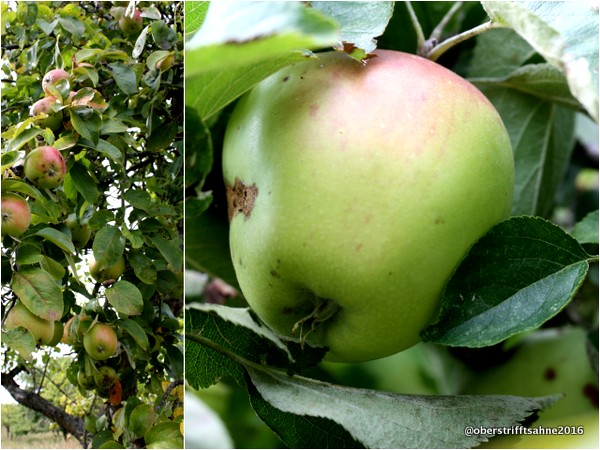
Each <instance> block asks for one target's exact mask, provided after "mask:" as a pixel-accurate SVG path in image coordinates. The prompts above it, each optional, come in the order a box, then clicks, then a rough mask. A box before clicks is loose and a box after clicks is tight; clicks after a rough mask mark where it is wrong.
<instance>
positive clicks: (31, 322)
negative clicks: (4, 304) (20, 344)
mask: <svg viewBox="0 0 600 450" xmlns="http://www.w3.org/2000/svg"><path fill="white" fill-rule="evenodd" d="M4 326H5V327H6V329H7V330H12V329H14V328H17V327H25V329H27V331H29V332H30V333H31V334H32V335H33V337H34V338H35V342H36V344H38V345H46V344H48V343H50V342H51V341H52V337H53V336H54V322H52V321H50V320H46V319H42V318H41V317H38V316H36V315H35V314H33V313H32V312H31V311H29V309H28V308H27V307H26V306H25V305H24V304H23V303H17V304H15V306H14V307H13V308H12V309H11V310H10V311H9V312H8V315H7V316H6V322H5V324H4Z"/></svg>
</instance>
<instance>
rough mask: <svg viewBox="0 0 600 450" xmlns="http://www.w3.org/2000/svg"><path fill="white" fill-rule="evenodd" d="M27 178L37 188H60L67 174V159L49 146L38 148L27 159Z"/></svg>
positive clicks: (25, 166) (25, 167)
mask: <svg viewBox="0 0 600 450" xmlns="http://www.w3.org/2000/svg"><path fill="white" fill-rule="evenodd" d="M24 169H25V176H26V177H27V178H28V179H29V180H30V181H31V182H32V183H33V184H35V185H36V186H38V187H41V188H48V189H53V188H55V187H57V186H60V185H61V184H62V182H63V180H64V178H65V175H66V173H67V166H66V164H65V159H64V158H63V156H62V155H61V154H60V152H59V151H58V150H57V149H55V148H54V147H51V146H49V145H44V146H42V147H37V148H36V149H34V150H32V151H31V152H30V153H29V155H27V158H25V165H24Z"/></svg>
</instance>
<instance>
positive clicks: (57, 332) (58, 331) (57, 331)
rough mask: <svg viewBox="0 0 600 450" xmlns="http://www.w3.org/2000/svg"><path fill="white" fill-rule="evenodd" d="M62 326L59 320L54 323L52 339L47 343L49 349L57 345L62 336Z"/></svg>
mask: <svg viewBox="0 0 600 450" xmlns="http://www.w3.org/2000/svg"><path fill="white" fill-rule="evenodd" d="M64 332H65V330H64V325H63V323H62V322H61V321H60V320H57V321H55V322H54V334H53V335H52V339H51V340H50V342H48V345H49V346H50V347H56V346H57V345H58V343H59V342H60V341H61V339H62V337H63V334H64Z"/></svg>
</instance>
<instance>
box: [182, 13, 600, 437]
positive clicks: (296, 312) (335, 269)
mask: <svg viewBox="0 0 600 450" xmlns="http://www.w3.org/2000/svg"><path fill="white" fill-rule="evenodd" d="M185 14H186V30H185V32H186V74H185V76H186V80H185V107H186V122H185V131H186V152H185V156H186V161H185V163H186V171H185V186H186V188H185V189H186V190H185V192H186V200H185V204H186V209H185V221H186V234H185V249H186V251H185V256H186V315H185V341H186V346H185V351H186V369H185V370H186V381H187V383H188V384H189V386H190V393H191V394H192V395H190V396H188V401H189V402H190V403H189V404H190V405H191V404H192V403H191V402H193V404H194V405H196V404H197V405H198V408H197V409H198V411H202V414H203V417H206V416H210V417H212V422H210V423H211V426H210V428H208V426H207V429H200V430H197V429H194V430H189V432H188V434H186V443H187V445H188V446H190V447H194V446H203V445H204V446H208V447H211V446H218V445H235V446H236V447H241V448H248V447H278V446H281V445H285V446H288V447H290V448H347V447H351V448H415V447H416V448H438V447H444V448H471V447H476V446H478V445H480V444H482V443H484V444H486V445H492V446H495V445H499V446H518V447H519V446H520V447H528V446H530V447H535V446H536V445H542V446H543V445H547V443H543V442H539V441H538V442H536V438H537V436H525V435H524V434H526V433H530V434H531V433H534V432H535V430H538V432H539V427H558V426H563V431H565V428H566V431H565V432H564V434H566V435H565V436H560V437H558V436H557V437H556V439H557V440H556V442H557V445H564V446H574V445H584V446H592V447H594V446H597V445H598V403H597V399H598V375H597V374H598V167H597V165H598V113H599V111H598V70H597V69H598V10H597V8H594V7H593V6H590V5H588V4H587V3H583V2H551V3H545V2H456V3H454V2H350V3H347V2H237V3H236V2H234V3H231V2H227V3H225V2H213V3H207V2H188V3H187V4H186V11H185ZM332 52H334V53H332ZM438 73H439V74H440V78H439V79H438V78H437V74H438ZM465 80H467V81H468V84H464V85H463V83H466V82H465ZM463 86H465V87H464V90H463ZM473 86H474V87H473ZM475 88H477V89H475ZM467 92H468V94H467ZM471 95H473V96H474V97H473V98H472V97H471ZM475 97H476V98H477V99H476V100H474V98H475ZM467 98H469V100H466V99H467ZM463 102H464V103H463ZM483 105H486V106H485V107H483ZM488 107H489V108H491V111H493V112H492V113H490V114H491V116H490V117H493V118H492V119H490V120H489V121H487V120H486V119H485V117H487V115H488V113H489V112H490V109H488ZM499 124H500V125H499ZM498 127H500V128H498ZM505 144H506V145H505ZM487 152H489V153H487ZM504 156H506V157H507V158H508V159H503V157H504ZM419 341H420V342H419ZM415 344H416V345H415ZM188 412H189V415H188V419H189V420H190V421H193V417H192V408H190V409H189V410H188ZM257 417H258V418H260V419H261V421H262V424H264V425H260V424H259V422H258V421H257V420H256V418H257ZM215 424H220V426H217V425H215ZM265 425H266V426H265ZM219 430H220V431H219ZM498 430H501V431H498ZM507 430H508V431H507ZM502 433H504V434H507V433H512V434H513V435H512V436H508V438H509V439H508V440H506V439H504V438H503V437H500V436H496V435H497V434H502ZM488 441H489V442H488Z"/></svg>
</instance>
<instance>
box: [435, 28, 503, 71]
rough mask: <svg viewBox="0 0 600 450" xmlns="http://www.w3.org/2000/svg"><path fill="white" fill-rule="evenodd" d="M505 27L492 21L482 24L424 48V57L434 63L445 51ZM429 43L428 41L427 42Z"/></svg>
mask: <svg viewBox="0 0 600 450" xmlns="http://www.w3.org/2000/svg"><path fill="white" fill-rule="evenodd" d="M504 27H505V25H503V24H501V23H498V22H494V21H492V20H490V21H488V22H485V23H482V24H481V25H478V26H476V27H475V28H471V29H470V30H467V31H463V32H462V33H460V34H457V35H456V36H453V37H451V38H448V39H446V40H445V41H443V42H440V43H439V44H437V45H434V46H433V47H432V48H431V49H427V48H424V50H426V52H425V55H424V56H425V57H426V58H427V59H429V60H431V61H436V60H437V59H438V58H439V57H440V56H442V55H443V54H444V53H445V52H446V51H448V50H449V49H451V48H452V47H454V46H455V45H457V44H460V43H461V42H464V41H466V40H467V39H470V38H472V37H474V36H478V35H480V34H482V33H484V32H486V31H488V30H491V29H493V28H504ZM428 42H429V41H428ZM425 47H427V43H425Z"/></svg>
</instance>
